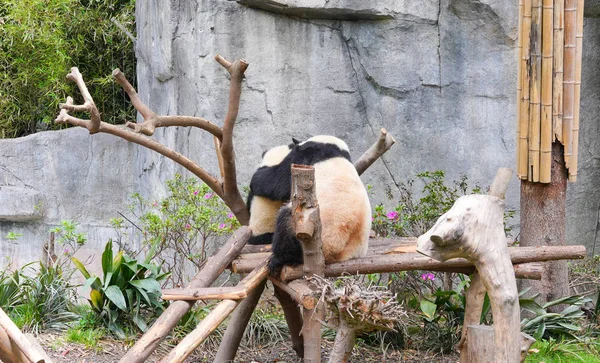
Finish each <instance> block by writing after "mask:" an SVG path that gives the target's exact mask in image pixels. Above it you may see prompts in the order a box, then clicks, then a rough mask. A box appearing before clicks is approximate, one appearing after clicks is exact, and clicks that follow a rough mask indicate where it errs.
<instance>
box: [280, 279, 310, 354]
mask: <svg viewBox="0 0 600 363" xmlns="http://www.w3.org/2000/svg"><path fill="white" fill-rule="evenodd" d="M273 287H274V289H275V297H277V300H279V303H280V304H281V308H282V309H283V313H284V314H283V315H284V316H285V321H286V323H287V325H288V328H289V330H290V337H291V339H292V349H294V351H295V352H296V354H297V355H298V357H300V358H304V336H303V335H302V325H303V320H302V312H301V311H300V308H299V307H298V304H297V303H296V302H294V300H293V299H292V297H291V296H290V295H289V294H288V293H286V292H285V291H283V290H282V289H280V288H279V287H277V286H274V285H273Z"/></svg>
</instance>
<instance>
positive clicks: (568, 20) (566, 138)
mask: <svg viewBox="0 0 600 363" xmlns="http://www.w3.org/2000/svg"><path fill="white" fill-rule="evenodd" d="M576 27H577V0H565V49H564V60H563V129H562V132H563V145H564V146H565V165H566V166H567V169H568V168H569V167H570V165H571V155H572V154H573V116H574V108H575V58H576V54H575V47H576Z"/></svg>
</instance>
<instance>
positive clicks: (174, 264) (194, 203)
mask: <svg viewBox="0 0 600 363" xmlns="http://www.w3.org/2000/svg"><path fill="white" fill-rule="evenodd" d="M167 187H168V192H169V195H168V196H167V197H166V198H165V199H162V200H160V201H154V202H152V201H149V200H145V199H144V198H142V197H141V196H140V195H139V194H134V195H133V196H132V199H133V201H132V203H131V205H130V210H131V212H132V213H133V214H134V215H135V216H136V217H137V219H138V221H139V222H138V223H139V225H138V228H139V229H140V230H141V231H142V238H143V242H144V245H145V246H148V247H149V248H151V249H152V250H153V251H154V256H155V260H158V261H159V262H160V263H161V264H163V266H164V267H165V268H166V269H167V270H169V271H171V272H172V273H173V275H172V283H173V284H175V285H176V284H184V283H185V282H186V281H189V278H188V276H186V267H191V269H187V270H193V271H197V270H198V269H200V268H201V267H202V266H203V265H204V263H205V261H206V257H207V255H206V254H207V248H208V247H209V244H210V242H211V240H212V239H214V238H215V237H218V236H221V235H226V234H230V233H231V232H232V231H234V230H235V229H237V228H238V227H239V226H240V224H239V222H238V221H237V219H236V218H235V217H234V216H233V214H232V213H231V212H229V209H228V208H227V206H226V205H225V204H224V203H223V201H222V200H221V199H220V198H219V197H217V196H216V195H215V194H214V193H213V192H212V191H211V189H210V188H209V187H208V186H207V185H206V184H200V183H198V181H197V179H196V178H189V179H183V178H182V177H181V175H179V174H177V175H176V176H175V178H174V179H172V180H169V181H167ZM113 225H114V226H115V227H117V229H119V228H122V227H123V222H122V220H118V219H117V220H114V221H113Z"/></svg>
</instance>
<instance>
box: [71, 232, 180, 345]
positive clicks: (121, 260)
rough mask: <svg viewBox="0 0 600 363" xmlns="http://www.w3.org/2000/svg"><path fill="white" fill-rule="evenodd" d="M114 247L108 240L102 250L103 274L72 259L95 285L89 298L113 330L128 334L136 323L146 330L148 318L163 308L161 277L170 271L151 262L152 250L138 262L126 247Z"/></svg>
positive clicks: (163, 277) (88, 285)
mask: <svg viewBox="0 0 600 363" xmlns="http://www.w3.org/2000/svg"><path fill="white" fill-rule="evenodd" d="M112 247H113V245H112V241H108V243H107V244H106V246H105V248H104V252H103V253H102V272H103V274H102V277H98V276H93V275H91V274H90V273H89V272H88V271H87V269H86V268H85V266H84V265H83V263H81V261H79V260H78V259H76V258H75V257H72V261H73V263H74V264H75V266H76V267H77V269H78V270H79V271H80V272H81V274H82V275H83V276H84V277H85V278H86V282H85V284H84V288H86V287H91V292H90V297H89V299H88V301H89V303H90V306H91V307H92V309H93V311H94V312H96V313H97V314H98V315H99V317H100V318H101V320H102V322H103V323H104V324H105V326H106V327H107V328H108V329H109V330H110V332H112V333H113V334H114V335H115V336H117V337H119V338H125V337H126V335H127V334H126V331H128V330H129V331H131V330H135V327H137V328H138V329H139V330H141V331H146V329H147V326H148V321H149V320H151V319H153V318H154V317H155V316H156V314H157V313H160V312H162V311H163V309H164V307H163V303H162V302H161V300H160V296H161V287H160V281H162V280H164V279H165V278H166V277H167V276H169V274H170V273H169V272H167V273H161V267H160V266H157V265H155V264H152V263H150V260H151V259H152V254H149V255H148V256H146V259H145V260H144V261H143V262H138V261H137V260H135V259H133V258H130V257H129V256H127V255H125V254H124V253H123V251H119V252H118V253H117V255H116V256H113V250H112Z"/></svg>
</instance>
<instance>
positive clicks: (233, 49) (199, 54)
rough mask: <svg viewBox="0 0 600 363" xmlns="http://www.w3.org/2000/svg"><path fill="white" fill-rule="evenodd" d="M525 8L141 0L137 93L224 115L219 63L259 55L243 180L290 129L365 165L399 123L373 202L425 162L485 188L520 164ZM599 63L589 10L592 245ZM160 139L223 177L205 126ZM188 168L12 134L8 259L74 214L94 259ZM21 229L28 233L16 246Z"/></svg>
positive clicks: (4, 214)
mask: <svg viewBox="0 0 600 363" xmlns="http://www.w3.org/2000/svg"><path fill="white" fill-rule="evenodd" d="M365 4H366V5H365ZM516 5H517V3H516V2H515V1H512V0H511V1H509V0H502V1H491V0H487V1H475V0H424V1H395V0H389V1H388V0H385V1H376V2H366V1H360V0H329V1H325V0H280V1H275V0H269V1H254V0H240V1H239V2H235V1H226V0H198V1H195V2H189V1H181V0H179V1H177V0H171V1H169V2H165V1H157V0H154V1H139V2H137V9H136V15H137V26H138V29H137V37H138V42H137V54H138V60H139V62H138V63H139V67H138V84H139V86H138V91H139V93H140V95H141V97H142V99H143V100H144V101H145V102H146V103H147V104H148V105H150V106H151V107H152V108H153V110H155V111H156V112H158V113H163V114H181V115H196V116H202V117H204V118H207V119H209V120H212V121H214V122H216V123H217V124H221V123H222V119H223V118H224V115H225V112H226V104H227V97H228V89H229V82H228V80H227V75H226V72H225V71H224V70H223V69H222V68H221V67H220V66H219V65H218V64H217V63H216V62H215V61H214V60H213V56H214V55H215V54H217V53H218V54H222V55H223V56H225V57H226V58H228V59H234V58H244V59H246V60H248V61H249V63H250V67H249V69H248V71H247V72H246V80H245V81H244V84H243V90H242V101H241V107H240V114H239V117H238V123H237V125H236V129H235V147H236V154H237V163H238V170H239V181H240V184H241V185H247V184H248V183H249V179H250V176H251V173H252V171H253V169H254V168H255V166H256V165H257V163H258V160H259V159H260V155H261V153H262V151H263V150H265V149H267V148H269V147H271V146H273V145H277V144H282V143H288V142H289V141H290V137H291V136H294V137H297V138H305V137H308V136H310V135H315V134H333V135H337V136H339V137H341V138H343V139H345V140H346V141H347V142H348V144H349V145H350V146H351V148H352V156H353V157H354V158H356V157H358V156H359V155H360V154H361V153H362V152H363V151H364V150H366V148H368V147H369V146H370V145H371V144H372V143H373V141H374V140H375V138H376V136H377V135H378V130H379V128H380V127H385V128H387V129H388V130H389V131H390V132H391V133H392V134H393V135H394V136H395V138H396V140H397V143H396V145H395V146H394V147H393V148H392V149H391V150H390V151H389V152H388V153H387V154H386V155H385V156H384V158H383V160H382V161H378V162H377V163H375V164H374V165H373V166H372V167H371V168H370V169H369V171H368V172H367V173H365V175H364V176H363V180H364V182H365V183H369V184H372V185H373V186H374V190H375V195H374V197H373V201H374V202H386V203H387V204H388V205H391V204H392V203H393V201H388V200H387V195H388V194H389V195H391V196H392V197H393V198H397V196H398V187H397V186H398V184H399V183H400V182H402V181H404V180H406V179H407V178H411V177H414V175H415V174H416V173H418V172H422V171H426V170H439V169H441V170H445V171H446V172H447V175H448V176H449V178H450V179H452V178H456V177H458V175H459V174H460V173H465V174H467V175H468V176H469V179H470V180H471V181H472V182H473V183H479V184H481V185H483V186H485V185H488V184H489V183H490V182H491V180H492V179H493V176H494V173H495V171H496V170H497V168H498V167H501V166H508V167H513V168H514V164H515V162H514V154H515V135H516V129H515V114H516V112H515V111H516V107H515V105H516V102H515V101H516V100H515V94H516V69H517V64H516V37H517V36H516V27H517V8H516ZM265 6H266V7H265ZM257 7H259V8H260V7H263V8H266V9H267V10H262V9H257ZM590 9H591V10H590V12H591V11H596V10H597V9H596V7H590ZM594 9H595V10H594ZM586 11H588V10H587V8H586ZM599 62H600V19H598V18H586V23H585V27H584V60H583V77H582V79H583V81H582V101H581V132H580V152H579V154H580V156H579V157H580V161H579V165H580V169H579V180H578V182H577V183H574V184H570V185H569V191H568V193H569V194H568V196H569V199H568V203H569V204H568V211H567V213H568V221H569V222H568V225H567V234H568V240H569V243H578V244H579V243H582V244H586V245H588V246H589V247H590V248H591V247H592V246H593V243H594V240H596V239H597V238H598V236H597V234H596V230H597V225H598V219H599V218H598V217H599V210H600V208H599V205H600V192H599V191H598V188H597V187H596V182H595V181H596V180H598V178H599V177H600V175H598V174H600V168H598V167H599V165H598V164H599V160H600V141H598V140H599V136H600V126H598V122H597V119H598V117H599V116H600V102H599V101H600V80H599V79H600V77H599V75H598V64H599ZM84 76H85V75H84ZM156 138H157V139H158V140H159V141H161V142H163V143H165V144H167V145H168V146H170V147H172V148H174V149H176V150H178V151H180V152H182V153H183V154H184V155H189V156H190V157H191V158H192V159H193V160H196V161H198V163H199V164H201V165H203V166H205V167H206V168H207V169H208V170H209V171H210V172H212V173H217V170H216V158H215V156H214V150H213V149H214V148H213V141H212V138H211V137H209V135H208V134H207V133H202V132H200V131H198V130H190V129H186V128H173V129H169V130H166V129H159V130H158V131H157V133H156ZM176 172H183V173H184V174H187V172H185V171H184V170H181V168H180V167H178V166H177V165H175V164H174V163H173V162H171V161H170V160H168V159H164V158H162V157H161V156H159V155H158V154H155V153H153V152H150V151H148V150H146V149H144V148H140V147H138V146H136V145H132V144H128V143H126V142H124V141H123V140H120V139H116V138H114V137H113V136H110V135H102V134H99V135H92V136H90V135H88V134H87V131H85V130H82V129H70V130H65V131H59V132H44V133H39V134H35V135H32V136H28V137H26V138H22V139H15V140H0V257H2V258H3V259H2V262H1V263H0V265H2V266H3V265H5V264H6V262H7V261H8V260H9V259H10V260H12V261H17V262H18V261H29V260H33V259H38V258H39V256H40V255H41V247H40V246H41V245H42V243H43V241H44V240H45V239H46V238H47V235H48V234H47V231H48V229H49V228H51V227H53V226H55V225H57V224H58V223H59V222H60V220H62V219H74V220H77V221H78V222H80V223H81V224H82V230H84V231H87V232H88V233H89V237H90V242H89V247H90V251H87V252H90V253H91V252H94V251H96V252H97V251H99V250H100V249H101V247H102V246H103V245H104V243H105V242H106V239H107V238H109V237H111V236H112V235H113V233H112V229H111V228H110V226H109V224H108V221H109V219H110V218H111V217H116V216H117V214H116V212H117V211H123V210H125V209H126V205H127V198H128V197H129V196H130V195H131V193H133V192H141V193H142V195H144V196H147V197H160V196H162V195H164V193H165V188H164V185H163V182H164V181H165V180H167V179H170V178H172V177H173V175H174V174H175V173H176ZM187 175H189V174H187ZM518 192H519V191H518V182H517V181H516V180H513V181H512V184H511V188H510V190H509V193H508V195H507V198H508V205H509V207H512V208H518V198H519V196H518ZM7 198H8V199H7ZM9 200H10V203H12V204H11V205H15V207H14V208H12V207H11V208H9V209H10V210H8V209H7V208H6V206H7V205H9ZM15 200H17V201H20V202H18V203H17V204H15ZM32 204H35V205H32ZM40 204H41V206H39V207H37V206H38V205H40ZM515 222H516V221H515ZM11 231H12V232H16V233H22V234H23V237H21V238H20V239H19V240H18V242H17V243H14V242H12V241H9V240H7V239H6V238H5V236H6V235H7V234H8V232H11ZM0 267H1V266H0Z"/></svg>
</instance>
